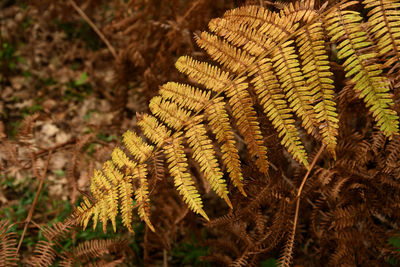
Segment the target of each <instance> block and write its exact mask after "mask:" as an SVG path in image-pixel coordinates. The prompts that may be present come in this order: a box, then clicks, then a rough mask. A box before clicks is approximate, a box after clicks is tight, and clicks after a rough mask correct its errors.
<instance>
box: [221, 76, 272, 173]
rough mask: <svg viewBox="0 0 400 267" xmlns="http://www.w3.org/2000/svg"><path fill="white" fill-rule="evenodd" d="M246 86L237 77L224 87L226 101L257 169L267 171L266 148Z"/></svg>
mask: <svg viewBox="0 0 400 267" xmlns="http://www.w3.org/2000/svg"><path fill="white" fill-rule="evenodd" d="M247 87H248V83H245V82H241V80H240V79H239V80H237V81H235V82H232V83H231V84H230V85H229V86H228V87H227V88H226V95H227V97H229V100H228V103H229V105H230V106H231V108H232V115H233V117H234V118H235V119H236V125H237V128H238V130H239V132H240V134H241V135H242V136H243V137H244V141H245V143H246V145H247V147H248V148H249V152H250V155H251V156H253V157H257V159H256V164H257V167H258V169H259V170H260V171H261V172H263V173H267V172H268V160H267V148H266V147H265V146H264V141H263V139H264V138H263V136H262V134H261V129H260V126H259V123H258V121H257V114H256V111H255V110H254V108H253V103H252V100H251V97H250V94H249V92H248V91H247Z"/></svg>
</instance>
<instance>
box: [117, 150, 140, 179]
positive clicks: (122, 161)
mask: <svg viewBox="0 0 400 267" xmlns="http://www.w3.org/2000/svg"><path fill="white" fill-rule="evenodd" d="M111 158H112V161H113V162H114V163H115V164H116V165H117V166H118V167H119V168H122V167H126V168H127V172H128V173H129V171H130V170H133V169H134V168H135V167H136V165H137V164H136V162H134V161H132V160H130V159H129V158H128V156H127V155H126V154H125V152H124V151H122V150H121V149H120V148H119V147H116V148H114V150H113V152H112V153H111Z"/></svg>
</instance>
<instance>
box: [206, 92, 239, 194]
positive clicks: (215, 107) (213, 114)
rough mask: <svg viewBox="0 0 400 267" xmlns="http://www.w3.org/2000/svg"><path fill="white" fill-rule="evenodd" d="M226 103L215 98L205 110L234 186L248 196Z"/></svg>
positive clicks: (220, 98) (219, 98) (221, 99)
mask: <svg viewBox="0 0 400 267" xmlns="http://www.w3.org/2000/svg"><path fill="white" fill-rule="evenodd" d="M225 105H226V103H225V102H224V100H223V98H222V97H218V98H215V99H214V100H213V101H212V103H211V104H210V105H208V106H207V107H206V109H205V112H206V114H207V116H208V117H207V119H208V121H209V123H210V126H211V129H212V131H213V133H214V134H215V136H216V138H217V141H218V142H219V143H220V144H221V152H222V160H223V162H224V164H225V166H226V167H227V171H228V173H229V176H230V178H231V180H232V182H233V185H234V186H235V187H237V188H238V189H239V191H240V192H241V193H242V194H243V195H244V196H246V193H245V191H244V189H243V183H242V180H243V174H242V170H241V166H240V165H241V164H240V157H239V151H238V149H237V147H236V141H235V136H234V133H233V129H232V127H231V125H230V123H229V117H228V114H227V112H226V107H225Z"/></svg>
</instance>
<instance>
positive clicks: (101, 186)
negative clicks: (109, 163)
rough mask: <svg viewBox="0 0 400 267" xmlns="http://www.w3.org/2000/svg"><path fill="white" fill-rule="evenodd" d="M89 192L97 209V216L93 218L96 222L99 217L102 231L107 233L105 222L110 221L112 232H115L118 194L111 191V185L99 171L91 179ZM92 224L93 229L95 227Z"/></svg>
mask: <svg viewBox="0 0 400 267" xmlns="http://www.w3.org/2000/svg"><path fill="white" fill-rule="evenodd" d="M90 191H91V192H92V194H93V196H94V197H95V199H96V201H97V202H96V204H95V206H97V207H96V208H98V212H99V214H98V215H97V214H96V216H95V217H94V220H96V221H97V216H99V217H100V221H101V222H102V224H103V231H104V232H107V222H108V220H111V222H112V225H113V229H114V232H115V231H116V222H115V218H116V216H117V214H118V203H117V199H118V194H117V192H116V190H113V188H112V185H111V184H110V182H109V181H108V180H107V178H106V177H105V176H104V175H103V174H102V172H101V171H99V170H96V171H95V172H94V175H93V177H92V179H91V185H90ZM96 223H97V222H94V227H96Z"/></svg>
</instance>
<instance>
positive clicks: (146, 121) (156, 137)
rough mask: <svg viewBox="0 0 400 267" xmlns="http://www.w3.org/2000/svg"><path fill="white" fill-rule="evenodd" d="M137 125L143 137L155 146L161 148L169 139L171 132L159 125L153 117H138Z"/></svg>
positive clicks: (146, 115)
mask: <svg viewBox="0 0 400 267" xmlns="http://www.w3.org/2000/svg"><path fill="white" fill-rule="evenodd" d="M138 120H139V121H138V125H139V126H140V127H141V128H142V130H143V133H144V135H145V136H146V137H147V138H149V139H150V140H151V141H152V142H153V143H155V144H157V146H161V145H162V144H163V143H164V142H165V141H166V140H167V139H169V138H170V137H171V131H170V130H168V129H167V127H165V126H164V125H163V124H161V123H160V122H159V121H158V120H157V119H156V118H155V117H153V116H151V115H148V114H144V115H139V116H138Z"/></svg>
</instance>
